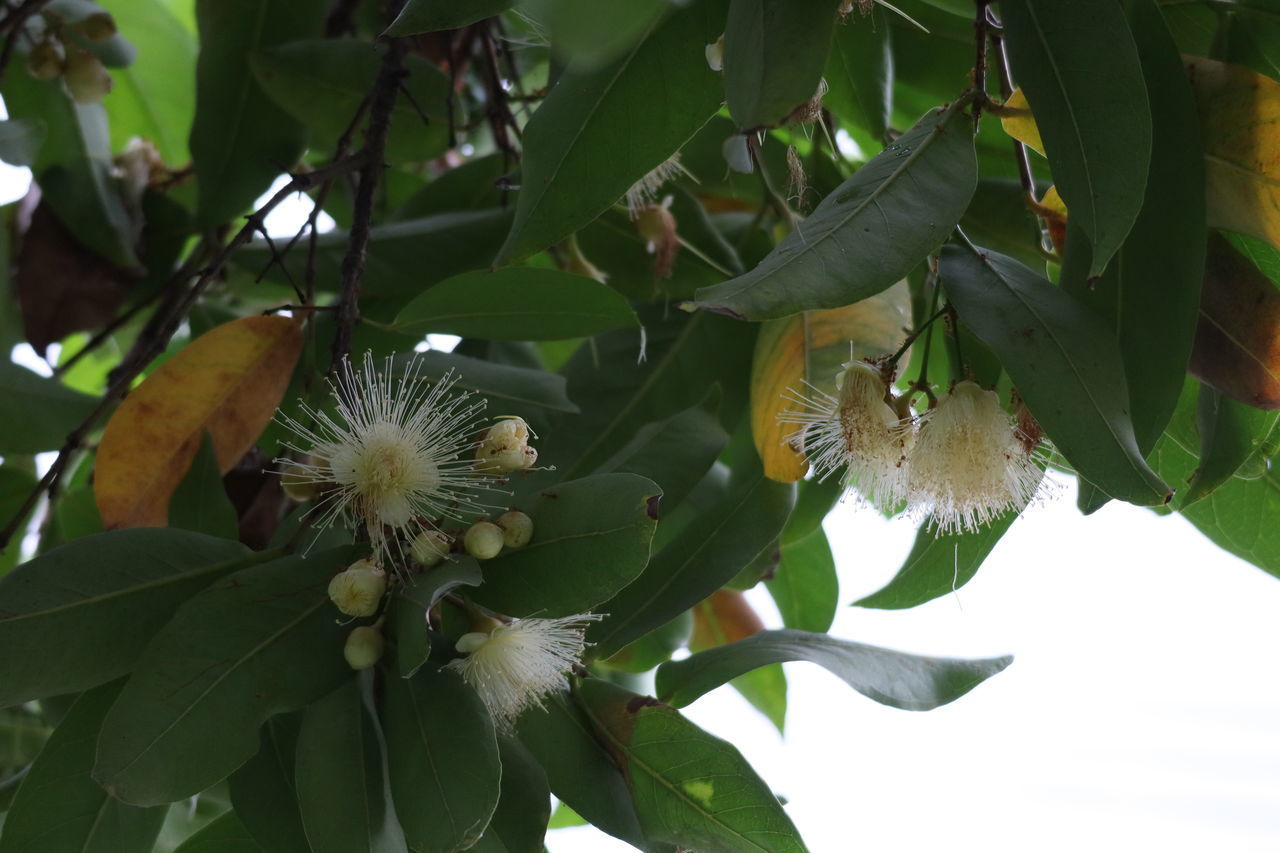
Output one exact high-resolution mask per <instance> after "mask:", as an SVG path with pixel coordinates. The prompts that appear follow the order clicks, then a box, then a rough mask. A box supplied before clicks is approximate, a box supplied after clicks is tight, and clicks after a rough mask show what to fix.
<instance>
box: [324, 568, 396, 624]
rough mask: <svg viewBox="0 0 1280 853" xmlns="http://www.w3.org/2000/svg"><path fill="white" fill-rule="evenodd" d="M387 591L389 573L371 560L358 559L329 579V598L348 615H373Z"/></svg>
mask: <svg viewBox="0 0 1280 853" xmlns="http://www.w3.org/2000/svg"><path fill="white" fill-rule="evenodd" d="M386 591H387V573H386V572H384V571H383V570H382V569H381V568H379V567H378V566H376V565H374V564H373V563H372V562H370V561H369V560H357V561H356V562H354V563H352V564H351V565H350V566H349V567H347V568H346V569H345V570H344V571H341V572H339V573H338V574H336V575H334V576H333V579H332V580H331V581H329V600H330V601H332V602H333V603H334V604H335V605H336V606H337V608H338V609H339V610H341V611H342V612H343V613H345V614H346V615H348V616H372V615H373V614H374V613H377V612H378V603H379V602H381V601H382V596H383V594H384V593H385V592H386Z"/></svg>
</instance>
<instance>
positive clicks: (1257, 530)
mask: <svg viewBox="0 0 1280 853" xmlns="http://www.w3.org/2000/svg"><path fill="white" fill-rule="evenodd" d="M1277 513H1280V472H1277V471H1276V466H1275V463H1274V462H1272V463H1270V464H1269V465H1268V468H1267V471H1266V473H1265V474H1263V475H1262V476H1261V477H1258V478H1257V479H1253V480H1241V479H1238V478H1234V477H1233V478H1231V479H1230V480H1227V482H1226V483H1224V484H1223V485H1222V486H1221V487H1220V488H1218V489H1217V490H1216V491H1214V492H1213V494H1211V495H1209V496H1208V497H1207V498H1205V499H1203V500H1201V501H1197V502H1196V503H1194V504H1192V505H1191V506H1189V507H1186V508H1185V509H1183V510H1182V514H1183V515H1185V516H1186V517H1187V520H1188V521H1190V522H1191V523H1192V524H1194V525H1195V526H1196V527H1197V528H1199V530H1200V532H1201V533H1203V534H1204V535H1205V536H1207V537H1209V539H1210V541H1212V542H1213V543H1214V544H1215V545H1217V546H1218V547H1219V548H1222V549H1224V550H1226V551H1229V552H1231V553H1232V554H1235V555H1236V556H1237V557H1239V558H1241V559H1242V560H1248V561H1249V562H1250V563H1253V564H1254V565H1255V566H1257V567H1258V568H1260V569H1262V570H1263V571H1264V572H1267V573H1268V574H1272V575H1275V576H1276V577H1278V578H1280V527H1277V525H1276V524H1275V519H1276V518H1277Z"/></svg>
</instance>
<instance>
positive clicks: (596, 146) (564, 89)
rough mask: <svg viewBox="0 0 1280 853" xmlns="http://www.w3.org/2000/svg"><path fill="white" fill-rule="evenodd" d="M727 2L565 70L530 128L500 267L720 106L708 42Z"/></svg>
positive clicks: (550, 237)
mask: <svg viewBox="0 0 1280 853" xmlns="http://www.w3.org/2000/svg"><path fill="white" fill-rule="evenodd" d="M723 9H724V0H704V2H699V3H693V4H690V5H689V6H688V7H687V8H684V9H680V10H677V11H675V12H673V13H672V14H671V15H670V16H668V17H667V18H666V19H665V21H663V22H662V23H661V24H658V25H655V26H654V28H653V30H652V31H651V32H650V33H649V34H648V35H647V36H646V38H645V39H644V40H643V41H642V42H640V44H639V45H637V46H636V47H635V48H634V49H633V50H631V51H630V52H629V53H627V54H626V55H624V56H623V57H622V58H621V59H619V60H618V61H616V62H614V63H612V64H610V65H608V66H606V67H604V68H601V69H599V70H595V71H581V70H577V69H575V68H574V67H573V66H570V68H569V69H568V70H566V71H565V73H564V74H563V75H562V76H561V77H560V79H559V81H558V82H557V83H556V84H555V87H554V88H552V90H551V92H550V93H549V94H548V95H547V98H546V100H544V101H543V102H542V105H541V106H540V107H538V110H537V112H535V113H534V114H533V117H532V118H531V119H529V123H528V125H527V126H526V127H525V129H524V139H523V143H524V151H523V160H522V165H521V169H522V174H521V189H520V195H519V197H518V198H517V199H516V217H515V221H514V222H513V223H512V226H511V233H510V234H509V235H508V236H507V240H506V243H504V244H503V246H502V249H501V250H500V251H499V252H498V259H497V262H496V263H497V264H498V265H504V264H509V263H512V262H513V261H518V260H520V259H522V258H525V257H528V256H529V255H531V254H533V253H534V252H537V251H539V250H540V249H545V248H546V247H547V246H550V245H551V244H553V243H556V242H558V241H559V240H562V239H563V238H565V237H567V236H569V235H570V234H572V233H573V232H574V231H577V230H578V229H580V228H582V227H583V226H584V225H587V224H588V223H590V222H591V221H592V220H593V219H595V218H596V217H597V216H599V215H600V214H601V213H603V212H604V211H605V210H606V209H608V208H609V207H610V206H611V205H613V204H614V203H615V202H617V201H618V200H619V199H620V198H622V196H623V194H624V193H626V191H627V189H628V188H630V187H631V185H632V184H634V183H635V182H636V181H638V180H640V179H641V178H642V177H644V176H645V174H646V173H647V172H649V171H650V170H651V169H653V168H655V167H656V166H658V165H659V164H661V163H662V162H663V161H664V160H666V159H667V158H668V157H670V156H671V155H672V154H674V153H675V152H676V151H677V150H679V148H680V146H682V145H683V144H684V143H685V142H686V141H687V140H688V139H689V138H690V137H691V136H693V134H694V133H696V132H697V131H698V128H700V127H702V126H703V125H704V124H706V122H707V120H708V119H709V118H711V116H712V115H714V114H715V112H716V110H718V109H719V108H720V100H721V92H720V80H719V76H718V75H717V74H716V73H715V72H714V71H712V70H711V69H710V68H709V67H707V61H706V59H705V57H704V55H703V49H704V47H705V46H706V44H707V43H709V42H713V41H715V40H716V38H717V37H719V35H720V31H721V28H722V27H723V22H724V15H723ZM717 13H719V14H717ZM594 14H597V15H598V14H599V12H594Z"/></svg>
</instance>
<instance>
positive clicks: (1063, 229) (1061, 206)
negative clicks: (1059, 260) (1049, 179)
mask: <svg viewBox="0 0 1280 853" xmlns="http://www.w3.org/2000/svg"><path fill="white" fill-rule="evenodd" d="M1039 204H1040V215H1041V216H1043V217H1044V221H1045V224H1046V225H1048V227H1049V239H1050V240H1052V241H1053V248H1054V250H1055V251H1057V253H1058V254H1059V255H1061V254H1062V253H1063V252H1064V251H1065V250H1066V246H1067V203H1066V202H1064V201H1063V200H1062V196H1060V195H1058V188H1057V187H1056V186H1053V187H1049V189H1047V190H1045V191H1044V198H1042V199H1040V201H1039Z"/></svg>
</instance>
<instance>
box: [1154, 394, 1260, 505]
mask: <svg viewBox="0 0 1280 853" xmlns="http://www.w3.org/2000/svg"><path fill="white" fill-rule="evenodd" d="M1277 424H1280V412H1277V411H1262V410H1260V409H1255V408H1253V407H1252V406H1246V405H1245V404H1244V403H1240V402H1237V401H1235V400H1232V399H1231V398H1230V397H1224V396H1223V395H1221V394H1219V393H1218V392H1217V391H1215V390H1213V389H1212V388H1210V387H1209V386H1208V385H1202V386H1201V388H1200V396H1199V400H1198V406H1197V411H1196V426H1197V428H1198V430H1199V432H1200V460H1199V464H1198V465H1197V466H1196V472H1195V475H1194V476H1193V477H1192V478H1191V482H1190V483H1189V484H1188V485H1187V490H1186V493H1185V494H1183V495H1180V501H1179V505H1180V507H1181V508H1182V509H1184V510H1185V508H1186V507H1187V506H1189V505H1190V504H1193V503H1195V502H1196V501H1198V500H1201V499H1202V498H1204V497H1206V496H1207V495H1209V494H1210V493H1211V492H1213V491H1214V490H1216V489H1217V488H1218V487H1220V486H1222V485H1223V484H1224V483H1226V482H1227V481H1228V480H1230V479H1231V477H1232V475H1234V474H1235V473H1236V472H1237V471H1239V470H1240V468H1241V466H1242V465H1244V463H1245V462H1246V461H1247V460H1248V459H1249V458H1250V457H1251V456H1253V455H1254V454H1255V453H1257V451H1258V450H1259V449H1260V448H1261V447H1262V445H1263V443H1264V442H1265V441H1266V440H1267V438H1268V437H1269V436H1270V435H1271V433H1272V431H1273V430H1275V428H1276V426H1277ZM1264 470H1265V466H1264Z"/></svg>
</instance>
